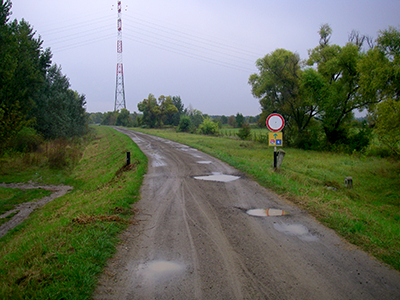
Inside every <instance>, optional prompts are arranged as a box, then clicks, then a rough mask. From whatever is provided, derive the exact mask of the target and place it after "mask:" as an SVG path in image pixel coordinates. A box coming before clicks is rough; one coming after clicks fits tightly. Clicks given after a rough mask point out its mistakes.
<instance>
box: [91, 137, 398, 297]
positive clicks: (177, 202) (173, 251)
mask: <svg viewBox="0 0 400 300" xmlns="http://www.w3.org/2000/svg"><path fill="white" fill-rule="evenodd" d="M118 130H119V131H121V132H123V133H125V134H127V135H129V136H130V137H132V139H133V140H134V141H135V142H136V143H137V144H138V145H139V147H140V148H141V149H142V151H143V152H144V153H145V154H146V155H147V156H148V158H149V170H148V174H147V175H146V177H145V180H144V184H143V187H142V197H141V200H140V201H139V202H138V203H137V205H136V207H137V208H139V209H140V213H139V214H138V216H137V218H138V219H140V220H141V221H140V224H139V225H136V226H131V227H130V228H129V229H128V230H127V231H126V232H125V233H124V234H123V236H122V239H123V242H122V243H121V245H120V246H119V249H118V252H117V254H116V255H115V257H114V258H113V259H112V260H111V261H110V263H109V266H108V267H107V269H106V271H105V273H104V274H103V276H102V278H101V280H100V284H99V286H98V288H97V290H96V293H95V296H94V298H95V299H364V300H365V299H400V275H399V273H398V272H396V271H394V270H391V269H389V268H388V267H386V266H385V265H383V264H381V263H379V262H377V261H376V260H375V259H373V258H371V257H369V256H368V255H366V254H365V253H363V252H361V251H359V250H357V248H356V247H354V246H351V245H349V244H348V243H346V242H344V241H342V240H341V239H340V238H339V237H338V236H337V235H336V234H335V233H334V232H333V231H332V230H329V229H327V228H325V227H324V226H322V225H321V224H319V223H318V222H316V221H315V220H314V219H313V218H311V217H310V216H309V215H308V214H307V213H305V212H304V211H302V210H300V209H299V208H297V207H295V206H293V205H291V204H290V203H289V202H287V201H285V200H282V199H280V198H279V197H278V196H276V195H275V194H273V193H272V192H270V191H268V190H266V189H265V188H262V187H260V186H259V185H258V184H257V183H255V182H253V181H252V180H250V179H248V178H246V177H245V176H244V175H243V174H240V173H239V172H238V171H237V170H235V169H233V168H232V167H230V166H228V165H227V164H225V163H222V162H221V161H219V160H217V159H215V158H212V157H210V156H208V155H206V154H204V153H201V152H199V151H197V150H195V149H192V148H190V147H187V146H183V145H180V144H177V143H175V142H171V141H167V140H164V139H161V138H157V137H152V136H148V135H144V134H140V133H134V132H132V131H128V130H126V129H118ZM207 175H213V176H211V177H206V178H205V177H203V176H207ZM223 175H230V176H223ZM232 176H235V177H232ZM236 176H237V177H236ZM209 179H211V180H209ZM213 180H218V181H213ZM229 180H232V181H229ZM249 209H277V210H283V211H286V212H289V213H290V214H289V215H283V216H268V217H258V216H251V215H249V214H247V213H246V211H247V210H249ZM253 212H255V213H256V215H257V213H259V212H265V211H253ZM275 212H277V211H273V210H270V211H269V213H270V214H274V213H275ZM278 212H280V211H278Z"/></svg>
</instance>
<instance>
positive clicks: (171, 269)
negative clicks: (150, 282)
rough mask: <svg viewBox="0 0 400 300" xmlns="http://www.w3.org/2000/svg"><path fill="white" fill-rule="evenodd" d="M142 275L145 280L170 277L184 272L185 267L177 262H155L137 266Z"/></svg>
mask: <svg viewBox="0 0 400 300" xmlns="http://www.w3.org/2000/svg"><path fill="white" fill-rule="evenodd" d="M139 270H141V271H142V272H143V273H142V274H143V275H144V276H145V277H147V278H160V277H163V276H171V275H175V274H178V273H180V272H182V271H184V270H185V266H184V265H183V264H181V263H178V262H173V261H165V260H156V261H153V262H150V263H147V264H143V265H140V266H139Z"/></svg>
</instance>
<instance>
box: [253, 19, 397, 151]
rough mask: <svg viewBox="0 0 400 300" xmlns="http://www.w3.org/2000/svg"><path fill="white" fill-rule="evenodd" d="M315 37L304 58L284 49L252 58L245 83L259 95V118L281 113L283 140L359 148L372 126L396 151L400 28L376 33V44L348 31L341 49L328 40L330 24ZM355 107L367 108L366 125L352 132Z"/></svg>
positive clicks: (367, 38)
mask: <svg viewBox="0 0 400 300" xmlns="http://www.w3.org/2000/svg"><path fill="white" fill-rule="evenodd" d="M319 35H320V41H319V45H318V46H317V47H315V48H314V49H311V50H309V51H308V52H309V57H308V59H307V60H305V61H302V60H301V59H300V57H299V55H298V54H296V53H292V52H291V51H288V50H285V49H277V50H275V51H273V52H272V53H270V54H267V55H266V56H265V57H264V58H261V59H259V60H257V63H256V65H257V68H258V70H259V72H258V73H256V74H252V75H251V76H250V78H249V84H250V85H251V87H252V93H253V95H254V96H255V97H256V98H259V99H260V100H259V101H260V104H261V107H262V111H263V112H262V117H261V118H260V122H262V123H264V122H265V118H266V117H267V116H268V115H269V114H270V113H272V112H274V111H276V112H279V113H281V114H282V115H283V116H284V118H285V120H286V122H287V126H286V130H285V131H286V132H285V137H286V138H287V142H288V143H289V144H292V145H295V146H300V147H304V148H313V147H314V148H318V147H321V145H323V146H328V147H332V145H338V144H345V145H346V144H347V145H350V144H351V145H352V146H354V147H355V145H356V144H357V143H358V145H359V147H358V148H360V147H361V148H362V146H363V145H364V146H365V145H367V144H368V138H369V134H368V130H369V129H368V128H369V127H375V129H376V130H377V131H376V132H378V133H379V134H378V137H379V138H380V140H381V141H382V142H383V143H385V144H386V145H387V146H389V147H391V148H392V150H393V151H394V152H395V153H397V154H400V152H398V151H399V147H398V146H399V145H398V143H399V141H400V134H399V130H400V129H399V128H400V110H399V108H400V107H399V96H400V71H399V70H400V47H399V45H400V32H399V30H397V29H396V28H393V27H390V28H389V29H387V30H383V31H380V32H379V36H378V38H377V39H376V41H375V42H374V41H373V40H372V39H371V38H369V37H367V36H364V35H361V34H359V33H358V32H354V31H353V32H352V33H351V34H350V36H349V42H348V43H347V44H346V45H345V46H342V47H341V46H339V45H334V44H330V42H329V40H330V38H331V35H332V29H331V28H330V27H329V25H327V24H325V25H323V26H321V28H320V30H319ZM375 43H376V44H375ZM366 47H367V49H368V50H367V51H366V50H364V49H365V48H366ZM355 110H359V111H362V110H364V111H365V110H366V111H368V112H369V124H368V125H369V127H367V126H364V127H363V126H361V127H360V128H358V129H357V130H351V128H352V124H353V125H354V121H353V120H354V111H355ZM352 122H353V123H352ZM383 128H384V129H383ZM393 145H395V147H393ZM396 147H397V148H396ZM355 148H357V147H355ZM357 150H359V149H357Z"/></svg>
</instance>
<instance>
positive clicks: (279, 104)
mask: <svg viewBox="0 0 400 300" xmlns="http://www.w3.org/2000/svg"><path fill="white" fill-rule="evenodd" d="M324 40H325V41H326V40H328V37H324ZM256 65H257V68H258V70H259V74H252V75H251V76H250V78H249V84H250V85H251V86H252V94H253V96H254V97H256V98H259V99H260V104H261V108H262V111H263V112H262V114H261V117H260V119H259V123H260V124H265V119H266V117H267V116H268V115H269V114H271V113H273V112H278V113H280V114H281V115H282V116H283V117H284V118H285V121H286V128H287V129H289V130H292V131H293V130H296V131H297V133H301V132H302V131H303V130H304V129H305V128H306V127H307V126H308V124H309V122H310V120H311V118H312V117H313V116H314V115H315V114H316V107H315V105H314V104H313V102H312V101H310V99H308V98H307V97H302V95H301V84H302V81H301V80H302V73H303V72H302V70H301V65H300V57H299V55H298V54H294V53H292V52H290V51H288V50H285V49H277V50H275V51H273V52H272V53H270V54H267V55H266V56H265V57H264V58H262V59H258V60H257V63H256Z"/></svg>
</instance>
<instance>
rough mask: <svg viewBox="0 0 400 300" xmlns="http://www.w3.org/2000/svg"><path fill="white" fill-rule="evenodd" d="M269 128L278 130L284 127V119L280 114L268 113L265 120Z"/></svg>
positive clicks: (274, 130)
mask: <svg viewBox="0 0 400 300" xmlns="http://www.w3.org/2000/svg"><path fill="white" fill-rule="evenodd" d="M265 123H266V124H267V127H268V129H269V130H271V131H273V132H278V131H281V130H282V129H283V127H285V119H284V118H283V117H282V116H281V115H280V114H275V113H274V114H270V115H269V116H268V118H267V121H266V122H265Z"/></svg>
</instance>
